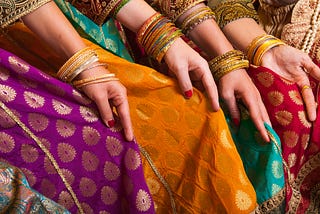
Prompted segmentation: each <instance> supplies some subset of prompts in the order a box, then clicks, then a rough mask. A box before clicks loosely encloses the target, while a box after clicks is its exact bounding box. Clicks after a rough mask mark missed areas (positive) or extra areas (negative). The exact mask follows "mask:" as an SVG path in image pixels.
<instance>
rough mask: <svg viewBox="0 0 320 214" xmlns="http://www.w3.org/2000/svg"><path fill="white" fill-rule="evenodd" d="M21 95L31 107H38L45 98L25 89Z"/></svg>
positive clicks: (42, 103)
mask: <svg viewBox="0 0 320 214" xmlns="http://www.w3.org/2000/svg"><path fill="white" fill-rule="evenodd" d="M23 97H24V100H25V102H26V103H27V104H28V105H29V106H30V107H31V108H40V107H42V106H43V105H44V103H45V100H44V98H43V97H42V96H39V95H37V94H35V93H32V92H29V91H25V92H24V93H23Z"/></svg>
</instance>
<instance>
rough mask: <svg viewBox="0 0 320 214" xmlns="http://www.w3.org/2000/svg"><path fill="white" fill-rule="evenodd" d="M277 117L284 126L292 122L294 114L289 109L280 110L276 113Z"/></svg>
mask: <svg viewBox="0 0 320 214" xmlns="http://www.w3.org/2000/svg"><path fill="white" fill-rule="evenodd" d="M275 116H276V119H277V121H278V123H279V124H280V125H282V126H287V125H289V124H290V123H291V121H292V118H293V116H292V114H291V112H289V111H285V110H283V111H278V112H276V113H275Z"/></svg>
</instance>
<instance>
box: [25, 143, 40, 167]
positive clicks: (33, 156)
mask: <svg viewBox="0 0 320 214" xmlns="http://www.w3.org/2000/svg"><path fill="white" fill-rule="evenodd" d="M21 157H22V159H23V160H24V161H25V162H27V163H33V162H35V161H36V160H37V159H38V157H39V152H38V150H37V148H35V147H34V146H32V145H29V144H22V146H21Z"/></svg>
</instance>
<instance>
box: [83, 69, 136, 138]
mask: <svg viewBox="0 0 320 214" xmlns="http://www.w3.org/2000/svg"><path fill="white" fill-rule="evenodd" d="M106 73H110V72H109V71H108V70H107V69H106V68H104V67H102V66H99V67H96V68H93V69H90V70H87V71H84V72H83V73H81V75H80V79H84V78H90V77H97V76H101V75H103V74H106ZM81 89H82V90H83V91H84V93H85V94H86V95H87V96H88V97H89V98H90V99H92V100H93V101H94V102H95V103H96V105H97V107H98V109H99V112H100V115H101V118H102V120H103V122H104V123H105V124H106V125H107V126H108V127H112V126H113V125H114V123H115V120H114V118H113V113H112V107H113V106H114V107H115V108H116V110H117V112H118V115H119V117H120V121H121V124H122V126H123V129H124V134H125V137H126V139H127V140H128V141H132V140H133V128H132V123H131V119H130V112H129V104H128V100H127V91H126V88H125V87H124V86H123V85H122V84H121V83H120V82H119V81H110V82H103V83H97V84H90V85H86V86H83V87H82V88H81Z"/></svg>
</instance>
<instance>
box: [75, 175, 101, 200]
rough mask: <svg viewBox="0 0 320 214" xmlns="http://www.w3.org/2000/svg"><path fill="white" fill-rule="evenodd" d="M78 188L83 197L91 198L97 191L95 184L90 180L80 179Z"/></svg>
mask: <svg viewBox="0 0 320 214" xmlns="http://www.w3.org/2000/svg"><path fill="white" fill-rule="evenodd" d="M79 187H80V191H81V193H82V195H83V196H84V197H91V196H93V195H94V194H95V193H96V191H97V185H96V183H95V182H94V181H93V180H92V179H90V178H81V179H80V184H79Z"/></svg>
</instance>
